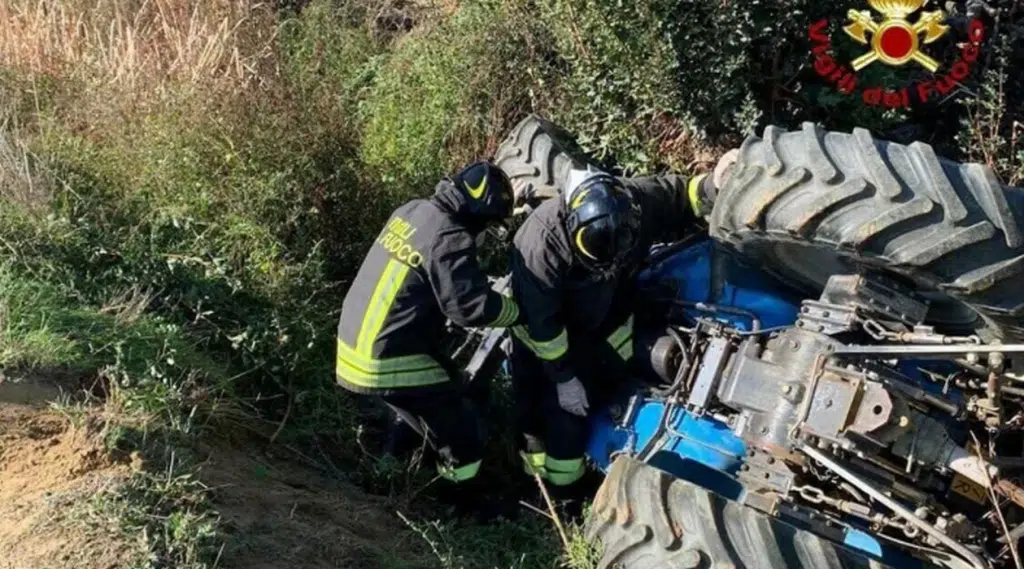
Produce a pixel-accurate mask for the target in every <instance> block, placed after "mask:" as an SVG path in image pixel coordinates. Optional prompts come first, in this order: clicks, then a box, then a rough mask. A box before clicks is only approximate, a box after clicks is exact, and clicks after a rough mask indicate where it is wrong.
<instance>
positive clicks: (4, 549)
mask: <svg viewBox="0 0 1024 569" xmlns="http://www.w3.org/2000/svg"><path fill="white" fill-rule="evenodd" d="M59 395H60V390H59V388H58V386H57V385H56V384H51V383H47V382H45V381H43V380H38V379H37V380H31V381H27V382H25V383H15V382H12V381H5V380H3V379H0V568H2V569H35V568H37V567H54V568H65V567H67V568H71V567H83V568H84V567H96V568H114V567H121V566H124V564H125V563H128V562H129V560H130V558H131V557H132V553H133V550H134V544H130V543H117V542H109V541H106V540H97V539H95V536H94V535H91V534H92V532H91V531H90V528H89V527H86V526H82V525H79V524H74V523H69V522H68V519H67V513H68V511H69V506H70V505H72V504H74V503H76V502H77V501H79V500H83V499H87V498H88V497H89V496H91V495H94V494H95V493H98V492H100V491H102V490H103V489H104V488H105V487H107V486H109V485H113V484H119V483H121V482H123V481H124V480H125V479H127V478H128V477H129V476H130V475H131V473H132V465H131V463H130V462H129V463H127V464H119V463H116V462H114V461H113V460H112V459H111V458H110V457H109V456H108V455H107V453H106V451H105V449H104V447H103V444H102V441H101V440H100V438H99V437H98V433H97V432H95V427H93V426H91V425H83V426H74V425H73V424H72V422H71V420H70V418H69V417H66V416H62V415H60V414H57V413H55V412H52V411H50V410H49V409H48V403H49V401H52V400H54V399H56V398H57V397H58V396H59Z"/></svg>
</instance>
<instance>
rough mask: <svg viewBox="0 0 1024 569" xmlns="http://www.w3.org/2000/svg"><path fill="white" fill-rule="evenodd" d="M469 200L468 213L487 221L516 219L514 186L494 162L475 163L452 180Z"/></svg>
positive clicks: (467, 200)
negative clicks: (513, 211) (513, 217)
mask: <svg viewBox="0 0 1024 569" xmlns="http://www.w3.org/2000/svg"><path fill="white" fill-rule="evenodd" d="M452 183H453V184H454V185H455V187H456V188H458V189H459V191H460V192H461V193H462V194H463V195H464V196H465V198H466V211H467V212H468V213H469V214H470V215H473V216H476V217H478V218H480V219H481V220H482V221H485V222H488V223H490V222H501V221H503V220H505V219H507V218H509V217H511V216H512V205H513V195H512V183H511V182H510V181H509V179H508V176H507V175H506V174H505V172H503V171H502V170H501V168H498V167H497V166H495V165H494V164H491V163H490V162H483V161H482V162H475V163H473V164H470V165H469V166H466V167H465V168H463V169H462V170H460V171H459V172H458V173H457V174H455V175H454V176H453V177H452Z"/></svg>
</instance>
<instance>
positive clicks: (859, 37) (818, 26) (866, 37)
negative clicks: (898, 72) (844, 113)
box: [809, 0, 985, 108]
mask: <svg viewBox="0 0 1024 569" xmlns="http://www.w3.org/2000/svg"><path fill="white" fill-rule="evenodd" d="M927 3H928V0H868V5H870V6H871V8H872V9H874V11H875V12H878V13H879V14H881V15H882V18H881V19H880V20H876V18H875V16H873V15H872V13H871V11H869V10H850V11H849V12H847V22H844V23H845V24H846V25H845V26H844V27H843V31H844V32H846V35H847V36H849V37H851V38H853V40H854V41H856V42H857V43H859V44H862V45H866V46H869V47H870V48H871V49H870V51H868V52H866V53H864V54H863V55H861V56H859V57H857V58H856V59H854V60H853V61H851V62H850V63H849V65H847V64H845V63H843V62H840V61H837V60H836V58H835V57H834V56H832V55H831V53H830V52H831V50H832V39H831V37H830V36H829V34H828V33H827V30H828V27H829V22H828V20H820V21H818V22H815V23H814V24H813V25H811V29H810V34H809V36H810V39H811V43H812V49H811V52H812V53H813V54H814V56H815V61H814V69H815V71H817V73H818V75H820V76H821V77H823V78H824V79H826V80H827V81H829V82H830V83H832V84H833V85H834V86H835V87H836V88H837V89H838V90H839V91H840V92H842V93H844V94H847V95H855V94H858V93H859V94H860V95H861V97H862V98H863V100H864V102H865V103H866V104H869V105H884V106H886V107H889V108H897V107H910V106H911V105H912V103H913V102H914V101H919V102H927V101H928V100H929V98H930V97H931V96H932V95H935V94H938V95H941V96H945V95H946V94H948V93H949V92H951V91H952V90H953V89H955V88H956V86H957V85H959V83H960V81H963V80H964V79H965V78H967V76H968V75H969V74H970V71H971V67H972V66H973V65H974V62H975V61H977V59H978V54H979V51H980V49H981V43H982V42H983V41H984V39H985V27H984V25H983V24H982V22H981V21H980V20H977V19H973V20H971V21H970V24H969V27H968V30H967V32H968V33H967V36H968V41H967V42H965V43H963V44H961V46H960V50H961V57H960V58H959V59H958V60H957V61H955V62H953V63H952V65H950V67H949V72H948V73H944V74H936V75H935V78H934V80H925V81H919V82H917V83H914V84H913V85H903V86H892V85H872V86H868V87H861V86H859V77H858V76H857V72H858V71H860V70H862V69H864V68H865V67H868V66H869V65H871V64H873V63H875V62H880V63H882V64H885V65H889V66H893V67H901V66H904V65H907V64H908V63H911V62H916V63H917V64H919V65H921V66H922V67H924V68H925V69H927V70H928V71H931V72H932V73H937V72H938V71H939V69H940V68H942V66H943V65H942V63H940V62H939V61H937V60H935V59H934V58H933V57H932V56H930V55H928V54H927V53H925V51H924V50H923V49H922V46H926V45H928V44H931V43H933V42H935V41H936V40H938V39H940V38H942V37H943V36H945V35H946V34H947V33H948V32H949V31H950V27H949V26H948V25H946V23H945V22H946V14H945V12H943V11H942V10H932V11H924V12H922V13H921V14H920V15H919V16H917V17H916V19H915V21H913V22H911V18H912V17H913V15H914V14H915V13H916V12H918V11H919V10H921V8H922V7H923V6H924V5H925V4H927Z"/></svg>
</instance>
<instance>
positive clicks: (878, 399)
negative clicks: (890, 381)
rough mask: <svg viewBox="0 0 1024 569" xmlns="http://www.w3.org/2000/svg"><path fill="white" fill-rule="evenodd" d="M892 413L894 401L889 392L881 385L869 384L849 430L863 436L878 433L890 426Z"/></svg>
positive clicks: (865, 388) (865, 387)
mask: <svg viewBox="0 0 1024 569" xmlns="http://www.w3.org/2000/svg"><path fill="white" fill-rule="evenodd" d="M892 411H893V401H892V396H891V395H889V392H888V391H886V390H885V388H883V387H882V386H881V385H878V384H875V383H868V384H866V385H865V386H864V393H863V395H862V396H861V399H860V404H859V405H858V406H857V414H856V415H854V418H853V422H852V423H851V424H850V426H849V427H848V428H849V429H850V430H851V431H853V432H856V433H862V434H867V433H870V432H873V431H876V430H878V429H880V428H882V427H884V426H886V425H887V424H889V419H890V418H891V417H892Z"/></svg>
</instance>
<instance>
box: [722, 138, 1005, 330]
mask: <svg viewBox="0 0 1024 569" xmlns="http://www.w3.org/2000/svg"><path fill="white" fill-rule="evenodd" d="M710 230H711V235H712V237H714V238H715V239H717V240H718V241H719V242H722V243H726V244H728V245H730V246H732V247H733V248H735V249H737V250H738V251H739V252H741V253H744V254H746V255H747V256H749V257H751V258H752V259H755V260H756V261H757V262H758V263H760V264H761V265H762V266H764V267H765V268H766V269H768V270H769V271H770V272H773V273H774V274H776V276H778V277H780V278H782V279H783V280H786V281H788V282H790V283H791V284H795V285H798V286H801V287H802V288H805V289H807V290H809V291H820V290H821V287H822V286H823V285H824V284H825V281H826V280H827V278H828V276H829V275H831V274H835V273H843V272H847V273H849V272H854V270H856V268H855V267H876V268H880V269H882V270H884V271H886V272H889V273H894V274H896V275H901V276H902V277H904V278H905V279H906V280H909V281H911V282H913V283H914V284H915V285H916V286H917V287H918V288H919V289H921V290H924V291H930V292H929V294H930V295H931V296H933V297H934V298H933V310H932V311H931V313H930V314H929V320H930V321H931V322H932V323H934V324H936V325H940V326H941V325H943V324H945V325H946V326H947V327H949V328H950V329H975V330H978V331H979V332H980V333H981V334H982V335H983V336H989V337H990V338H992V337H995V338H1004V339H1013V340H1020V339H1022V337H1024V328H1022V327H1021V322H1022V319H1021V317H1022V316H1024V286H1022V284H1021V283H1022V282H1024V281H1022V278H1024V191H1022V190H1021V189H1020V188H1015V187H1007V186H1005V185H1003V184H1002V183H1000V181H999V180H998V178H997V177H996V175H995V174H994V173H993V172H992V170H991V169H990V168H987V167H986V166H983V165H980V164H960V163H957V162H953V161H950V160H947V159H944V158H940V157H938V156H937V155H936V154H935V152H934V150H932V148H931V147H930V146H928V145H927V144H923V143H920V142H916V143H914V144H911V145H909V146H906V145H901V144H896V143H892V142H888V141H884V140H876V139H874V138H873V137H872V136H871V134H870V133H869V132H868V131H867V130H864V129H855V130H854V131H853V133H840V132H828V131H824V130H822V129H820V128H819V127H817V126H815V125H814V124H812V123H804V125H803V127H802V129H801V130H799V131H792V132H786V131H783V130H780V129H778V128H776V127H772V126H769V127H768V128H766V129H765V131H764V135H763V136H762V137H756V136H752V137H750V138H748V139H747V140H746V141H745V142H744V143H743V146H742V147H741V149H740V156H739V160H738V162H737V164H736V167H735V168H734V169H733V171H732V173H731V174H730V176H729V178H728V180H727V182H726V183H725V187H724V188H722V189H721V190H720V192H719V195H718V199H717V200H716V203H715V207H714V210H713V212H712V215H711V219H710ZM851 267H854V270H851ZM951 299H952V300H951ZM967 307H970V309H967ZM979 314H980V317H979Z"/></svg>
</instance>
